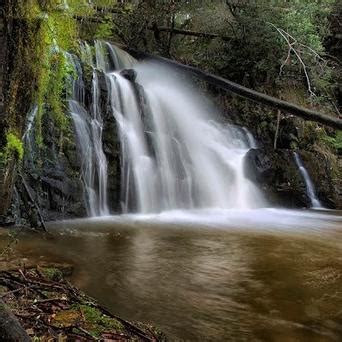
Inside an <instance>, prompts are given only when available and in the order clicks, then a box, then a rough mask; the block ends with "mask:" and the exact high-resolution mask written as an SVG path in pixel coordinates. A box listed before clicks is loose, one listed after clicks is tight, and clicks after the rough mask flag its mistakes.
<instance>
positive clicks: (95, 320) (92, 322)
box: [78, 305, 124, 336]
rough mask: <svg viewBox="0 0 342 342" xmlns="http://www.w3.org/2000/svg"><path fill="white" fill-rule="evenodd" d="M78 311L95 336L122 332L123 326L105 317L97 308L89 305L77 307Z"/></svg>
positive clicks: (113, 319)
mask: <svg viewBox="0 0 342 342" xmlns="http://www.w3.org/2000/svg"><path fill="white" fill-rule="evenodd" d="M78 309H79V310H80V311H81V312H82V315H83V316H84V318H85V320H86V325H87V328H88V329H89V331H90V332H91V333H92V334H93V335H95V336H99V335H100V334H101V333H103V332H105V331H108V330H115V331H116V332H121V331H123V330H124V326H123V325H122V324H121V323H120V322H119V321H117V320H116V319H115V318H111V317H108V316H105V315H104V314H102V312H101V311H100V310H99V309H97V308H94V307H92V306H90V305H78Z"/></svg>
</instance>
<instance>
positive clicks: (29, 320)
mask: <svg viewBox="0 0 342 342" xmlns="http://www.w3.org/2000/svg"><path fill="white" fill-rule="evenodd" d="M13 267H14V268H13ZM72 271H73V267H72V265H70V264H47V263H44V262H43V263H41V264H36V265H30V264H29V262H28V261H27V260H26V265H25V264H23V265H21V266H20V267H18V266H16V265H15V263H14V262H13V261H9V260H7V261H6V260H3V258H0V301H1V302H2V305H1V313H0V319H1V318H2V319H3V322H1V321H0V338H1V339H2V340H6V341H8V340H13V341H14V340H16V339H17V337H18V331H17V330H19V331H20V326H21V327H22V328H23V329H22V330H21V332H19V334H20V335H19V337H18V338H20V340H33V341H50V340H51V339H53V340H55V339H58V340H61V341H64V340H73V341H76V340H77V341H89V340H92V341H132V340H134V341H166V337H165V336H164V335H163V334H162V333H161V332H160V331H159V330H158V329H156V328H155V327H152V326H151V325H146V324H142V323H139V322H134V323H132V322H128V321H126V320H124V319H122V318H120V317H117V316H115V315H113V314H112V313H111V312H110V311H108V310H107V309H106V308H104V307H103V306H101V305H99V304H98V303H97V302H96V301H95V300H94V299H93V298H90V297H88V296H86V295H85V294H84V293H83V292H81V291H80V290H79V289H77V288H76V287H74V286H72V285H71V284H70V283H69V282H68V281H67V280H66V277H69V276H70V275H71V274H72ZM12 313H13V314H14V317H13V315H11V314H12ZM9 317H10V318H11V319H10V320H11V324H8V320H9ZM13 322H14V323H13ZM13 326H16V327H17V330H16V331H15V336H17V337H12V339H11V336H13V335H12V334H13V332H12V331H11V330H12V329H13ZM1 328H2V329H1ZM5 337H6V338H5ZM9 338H10V339H9Z"/></svg>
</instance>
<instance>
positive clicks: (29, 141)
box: [22, 106, 38, 166]
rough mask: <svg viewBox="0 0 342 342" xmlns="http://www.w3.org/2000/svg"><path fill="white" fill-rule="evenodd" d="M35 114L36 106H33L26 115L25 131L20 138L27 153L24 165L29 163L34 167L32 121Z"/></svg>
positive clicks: (36, 111)
mask: <svg viewBox="0 0 342 342" xmlns="http://www.w3.org/2000/svg"><path fill="white" fill-rule="evenodd" d="M37 113H38V106H33V107H32V109H31V110H30V112H29V113H28V115H27V121H26V129H25V132H24V134H23V138H22V140H23V142H24V144H25V150H26V151H27V153H26V154H25V163H29V164H30V165H31V166H33V165H34V158H33V154H34V145H35V140H34V139H35V137H34V121H35V119H36V116H37Z"/></svg>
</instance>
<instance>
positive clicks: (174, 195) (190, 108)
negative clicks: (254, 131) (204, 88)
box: [106, 48, 266, 213]
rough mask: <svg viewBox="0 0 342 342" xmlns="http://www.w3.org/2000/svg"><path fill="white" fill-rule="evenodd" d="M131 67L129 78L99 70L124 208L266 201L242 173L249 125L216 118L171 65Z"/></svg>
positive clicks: (157, 209)
mask: <svg viewBox="0 0 342 342" xmlns="http://www.w3.org/2000/svg"><path fill="white" fill-rule="evenodd" d="M112 49H114V48H112ZM115 51H118V49H117V48H115ZM119 51H120V50H119ZM121 54H122V51H121ZM121 58H123V56H122V55H121ZM130 62H131V60H130V61H128V62H127V63H125V67H127V66H129V63H130ZM132 66H133V67H134V70H135V72H136V74H137V79H136V82H132V81H130V80H128V79H126V78H125V77H123V76H122V75H121V74H120V72H109V73H107V74H106V77H107V80H108V84H109V85H110V91H109V100H110V103H111V107H112V111H113V115H114V117H115V119H116V122H117V123H118V129H119V133H120V140H121V148H122V171H121V174H122V180H121V182H122V184H123V192H122V207H123V210H124V211H131V210H134V209H135V210H136V211H137V212H141V213H150V212H160V211H164V210H173V209H197V208H223V209H227V208H238V209H246V208H256V207H263V206H265V205H266V203H265V200H264V198H263V196H262V195H261V193H260V191H259V190H258V189H257V187H256V186H255V185H254V184H253V183H252V182H251V181H249V180H248V179H247V178H246V177H245V176H244V170H243V164H244V163H243V161H244V157H245V155H246V153H247V151H248V150H249V149H250V148H251V147H255V145H256V144H255V141H254V139H253V137H252V135H251V134H250V132H248V131H247V130H246V129H245V128H240V127H237V126H233V125H228V124H224V123H220V122H219V120H218V115H216V116H215V112H216V110H215V108H213V106H212V105H210V104H208V103H206V101H203V100H202V99H201V95H199V94H197V93H196V91H195V90H190V88H192V86H191V84H188V83H187V82H186V81H184V80H181V79H180V78H179V77H177V76H176V75H175V72H174V71H173V70H172V69H167V68H165V67H162V66H160V65H158V64H154V63H143V64H137V65H135V66H134V65H131V67H132ZM202 96H203V95H202Z"/></svg>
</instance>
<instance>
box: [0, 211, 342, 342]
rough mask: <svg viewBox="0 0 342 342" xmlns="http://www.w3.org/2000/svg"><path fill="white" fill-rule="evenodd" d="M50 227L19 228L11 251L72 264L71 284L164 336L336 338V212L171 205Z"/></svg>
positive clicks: (339, 310) (340, 298) (341, 300)
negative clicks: (28, 230)
mask: <svg viewBox="0 0 342 342" xmlns="http://www.w3.org/2000/svg"><path fill="white" fill-rule="evenodd" d="M49 230H50V234H47V235H44V236H42V235H39V234H33V233H26V232H25V233H20V236H19V242H18V244H17V245H16V247H15V250H14V254H15V256H16V258H17V259H18V258H19V259H20V258H24V257H25V258H28V259H29V260H33V261H37V260H39V261H40V260H45V261H49V262H50V261H51V262H61V261H64V262H68V263H72V264H73V265H74V267H75V270H74V273H73V275H72V277H71V281H72V282H73V283H74V284H75V285H76V286H78V287H80V288H81V289H83V290H84V291H85V292H86V293H87V294H88V295H90V296H92V297H94V298H96V299H97V300H98V301H99V302H100V303H101V304H103V305H104V306H106V307H107V308H109V309H110V310H112V311H113V313H115V314H117V315H119V316H122V317H123V318H125V319H128V320H140V321H147V322H151V323H152V324H154V325H156V326H158V327H159V328H161V329H162V330H163V331H164V332H165V333H166V334H167V335H168V336H169V337H170V340H172V341H173V340H189V341H205V340H208V341H209V340H210V341H230V340H231V341H251V340H253V341H341V339H342V212H337V211H318V210H316V211H309V210H306V211H305V210H302V211H290V210H280V209H261V210H259V209H258V210H248V211H241V210H236V211H219V210H217V211H199V212H182V211H179V212H177V211H174V212H167V213H163V214H159V215H123V216H113V217H102V218H96V219H87V220H73V221H63V222H58V223H51V224H49ZM6 234H7V233H6V232H5V231H3V232H2V233H1V241H2V242H1V247H3V246H4V245H5V244H6V243H7V242H6V240H7V238H6V237H7V235H6Z"/></svg>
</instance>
